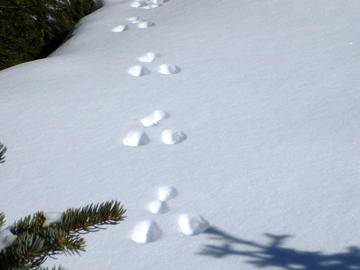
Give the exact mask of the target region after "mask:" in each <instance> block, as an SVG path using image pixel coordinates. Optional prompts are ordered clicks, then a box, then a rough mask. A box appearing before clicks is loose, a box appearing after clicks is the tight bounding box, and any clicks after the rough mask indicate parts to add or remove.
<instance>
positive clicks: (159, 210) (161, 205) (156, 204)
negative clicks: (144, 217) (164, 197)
mask: <svg viewBox="0 0 360 270" xmlns="http://www.w3.org/2000/svg"><path fill="white" fill-rule="evenodd" d="M148 209H149V211H150V212H151V213H153V214H164V213H166V212H168V211H169V208H168V206H167V204H166V202H163V201H160V200H155V201H152V202H150V203H149V204H148Z"/></svg>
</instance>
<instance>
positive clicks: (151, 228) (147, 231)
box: [131, 220, 162, 244]
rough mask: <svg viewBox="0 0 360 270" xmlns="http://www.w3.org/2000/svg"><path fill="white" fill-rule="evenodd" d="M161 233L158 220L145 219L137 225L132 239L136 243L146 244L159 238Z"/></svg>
mask: <svg viewBox="0 0 360 270" xmlns="http://www.w3.org/2000/svg"><path fill="white" fill-rule="evenodd" d="M161 234H162V233H161V230H160V228H159V226H158V225H157V224H156V222H154V221H152V220H144V221H141V222H139V223H138V224H137V225H136V226H135V228H134V230H133V232H132V234H131V239H132V240H133V241H134V242H136V243H139V244H145V243H149V242H153V241H155V240H157V239H159V238H160V237H161Z"/></svg>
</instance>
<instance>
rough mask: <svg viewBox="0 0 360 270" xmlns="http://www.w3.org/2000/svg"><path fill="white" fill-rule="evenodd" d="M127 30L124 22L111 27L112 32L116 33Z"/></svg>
mask: <svg viewBox="0 0 360 270" xmlns="http://www.w3.org/2000/svg"><path fill="white" fill-rule="evenodd" d="M126 30H127V25H126V24H120V25H118V26H115V27H113V29H111V31H112V32H115V33H118V32H124V31H126Z"/></svg>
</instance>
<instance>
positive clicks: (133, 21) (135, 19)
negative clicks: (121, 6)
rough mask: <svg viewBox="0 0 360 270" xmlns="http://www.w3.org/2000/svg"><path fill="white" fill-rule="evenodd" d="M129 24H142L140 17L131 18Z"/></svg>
mask: <svg viewBox="0 0 360 270" xmlns="http://www.w3.org/2000/svg"><path fill="white" fill-rule="evenodd" d="M127 20H128V21H129V22H131V23H138V22H140V18H139V17H130V18H128V19H127Z"/></svg>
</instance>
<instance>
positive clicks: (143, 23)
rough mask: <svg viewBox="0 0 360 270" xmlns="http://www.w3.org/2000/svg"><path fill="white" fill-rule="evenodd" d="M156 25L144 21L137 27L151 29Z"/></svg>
mask: <svg viewBox="0 0 360 270" xmlns="http://www.w3.org/2000/svg"><path fill="white" fill-rule="evenodd" d="M153 25H155V24H154V23H153V22H148V21H142V22H139V23H138V24H137V27H138V28H149V27H151V26H153Z"/></svg>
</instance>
